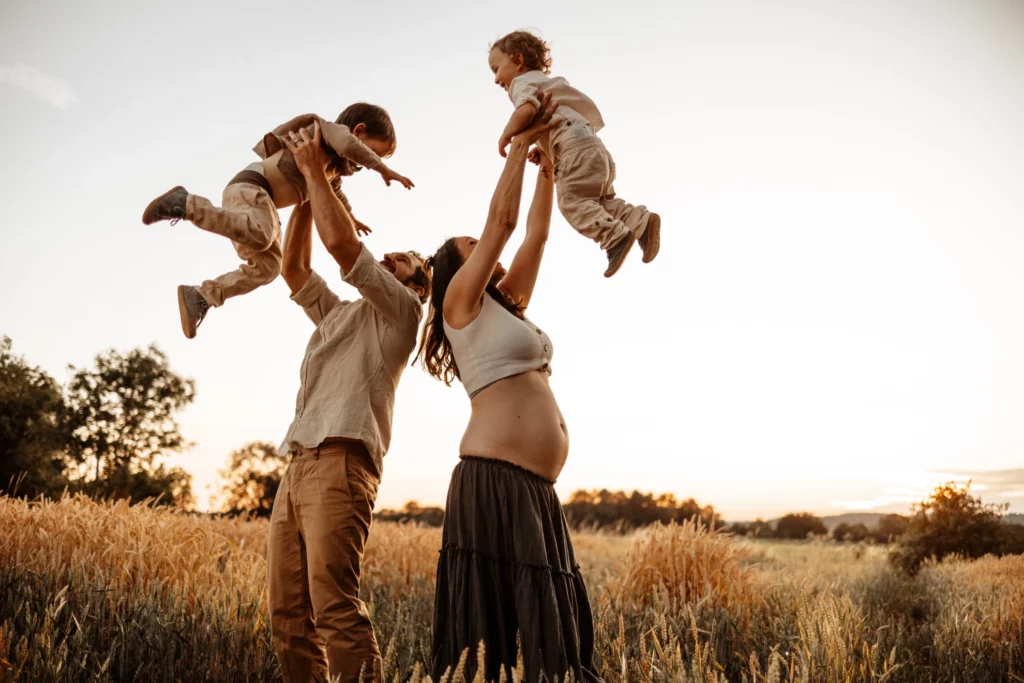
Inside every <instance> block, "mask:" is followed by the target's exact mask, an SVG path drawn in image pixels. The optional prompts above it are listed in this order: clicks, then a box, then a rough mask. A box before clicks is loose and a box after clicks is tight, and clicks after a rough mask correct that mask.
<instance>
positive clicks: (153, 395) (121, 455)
mask: <svg viewBox="0 0 1024 683" xmlns="http://www.w3.org/2000/svg"><path fill="white" fill-rule="evenodd" d="M69 369H70V370H71V371H72V372H73V373H74V375H73V376H72V378H71V381H70V383H69V384H68V388H67V404H68V409H69V413H70V426H71V429H72V438H71V442H70V448H69V451H70V455H71V456H72V457H73V458H74V461H75V462H76V463H78V465H79V467H80V472H79V474H80V480H79V484H80V488H82V489H83V490H85V491H87V492H89V493H91V494H93V495H99V496H104V497H113V498H129V499H131V500H132V502H136V501H138V500H142V499H143V498H145V497H149V495H145V496H143V498H140V497H138V496H140V495H142V494H143V493H147V494H148V493H152V492H153V491H158V494H163V495H165V496H166V497H167V498H168V500H169V501H175V502H180V501H183V500H184V499H186V498H188V497H190V496H191V491H190V489H191V482H190V481H189V482H188V484H189V486H188V487H187V488H188V489H189V493H188V496H185V497H184V498H183V497H182V496H181V494H182V493H183V492H184V489H185V488H186V487H184V484H185V483H186V480H187V479H188V477H189V475H188V474H187V473H186V472H184V471H183V470H166V469H163V468H161V467H158V466H157V464H158V463H157V462H156V461H157V459H158V458H159V457H161V456H164V455H166V454H168V453H175V452H180V451H182V450H183V449H184V448H186V447H187V446H188V445H189V444H188V443H187V442H186V441H185V439H184V438H183V437H182V435H181V432H180V431H179V428H178V423H177V421H176V420H175V417H174V416H175V413H177V412H178V411H179V410H181V409H182V408H184V407H185V406H186V405H188V404H189V403H191V402H192V401H193V399H194V398H195V383H194V382H193V380H191V379H184V378H182V377H180V376H179V375H177V374H176V373H174V372H173V371H172V370H171V369H170V366H169V365H168V362H167V356H166V355H164V353H163V352H162V351H160V349H158V348H157V347H156V346H155V345H150V346H149V348H148V349H145V350H144V349H133V350H132V351H129V352H128V353H127V354H122V353H120V352H118V351H115V350H114V349H111V350H110V351H107V352H106V353H101V354H99V355H97V356H96V359H95V368H94V369H76V368H75V367H73V366H69ZM136 480H137V481H136Z"/></svg>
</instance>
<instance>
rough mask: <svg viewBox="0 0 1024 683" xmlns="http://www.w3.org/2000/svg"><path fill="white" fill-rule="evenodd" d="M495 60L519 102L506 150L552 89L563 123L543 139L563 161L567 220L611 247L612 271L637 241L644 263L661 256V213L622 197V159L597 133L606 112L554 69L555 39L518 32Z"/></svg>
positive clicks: (501, 145) (494, 67)
mask: <svg viewBox="0 0 1024 683" xmlns="http://www.w3.org/2000/svg"><path fill="white" fill-rule="evenodd" d="M487 61H488V63H489V65H490V67H491V71H492V72H493V73H494V82H495V83H497V84H498V85H500V86H501V87H502V88H504V89H505V91H506V92H508V96H509V99H511V100H512V104H513V106H514V107H515V113H513V114H512V118H510V119H509V121H508V124H506V126H505V129H504V130H503V131H502V133H501V139H500V141H499V142H498V149H499V151H500V152H501V155H502V156H505V148H506V147H507V146H508V145H509V143H510V142H511V141H512V136H514V135H515V134H516V133H518V132H519V131H521V130H523V129H524V128H526V127H527V126H529V125H530V123H531V122H532V121H533V118H534V116H535V115H536V113H537V105H538V102H539V100H538V95H539V94H540V93H551V96H552V98H553V99H554V101H555V102H557V103H558V105H559V106H558V109H557V112H556V115H557V116H559V117H560V118H561V119H562V122H561V124H560V125H559V126H558V127H557V128H555V129H554V130H552V131H551V133H549V134H548V135H547V136H545V137H544V138H541V140H540V142H539V143H538V144H539V145H540V147H541V148H542V149H543V150H544V152H546V153H547V155H548V156H549V157H550V158H551V160H552V161H553V162H554V164H555V187H556V190H557V194H558V208H559V209H560V210H561V212H562V215H563V216H564V217H565V220H566V221H568V223H569V225H571V226H572V227H573V228H575V229H576V231H577V232H579V233H580V234H581V235H583V236H584V237H589V238H590V239H592V240H594V241H595V242H597V243H598V244H599V245H601V248H602V249H604V250H605V252H606V253H607V255H608V268H607V269H606V270H605V273H604V275H605V277H611V276H612V275H614V274H615V273H617V272H618V270H619V268H620V267H621V266H622V264H623V262H624V261H625V259H626V255H627V254H628V253H629V250H630V249H631V248H632V246H633V242H634V241H637V240H639V242H640V247H641V249H643V262H644V263H650V262H651V261H653V260H654V258H655V256H657V255H658V249H659V248H660V246H661V217H660V216H658V214H656V213H652V212H650V211H648V210H647V208H646V207H644V206H634V205H632V204H629V203H628V202H625V201H623V200H622V199H619V198H618V197H616V196H615V188H614V185H613V184H614V181H615V162H614V161H613V160H612V157H611V155H610V154H608V150H607V149H605V147H604V144H603V143H602V142H601V139H600V138H599V137H597V131H599V130H601V128H603V127H604V121H603V120H602V119H601V112H599V111H598V110H597V105H595V104H594V102H593V100H591V99H590V98H589V97H587V96H586V95H585V94H584V93H582V92H580V91H579V90H577V89H575V88H573V87H572V86H570V85H569V83H568V81H566V80H565V79H564V78H561V77H558V78H551V77H550V76H549V75H548V74H549V73H550V71H551V57H550V51H549V50H548V46H547V43H545V42H544V41H543V40H541V39H540V38H538V37H537V36H535V35H533V34H532V33H528V32H526V31H515V32H514V33H510V34H508V35H507V36H505V37H504V38H502V39H501V40H499V41H498V42H496V43H495V44H494V45H493V46H492V47H491V51H490V54H489V56H488V60H487Z"/></svg>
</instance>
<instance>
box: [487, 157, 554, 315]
mask: <svg viewBox="0 0 1024 683" xmlns="http://www.w3.org/2000/svg"><path fill="white" fill-rule="evenodd" d="M530 161H533V162H534V163H536V164H537V165H538V166H539V167H540V170H539V171H538V173H537V188H536V189H535V190H534V192H533V202H532V203H531V204H530V213H529V214H528V215H527V217H526V238H525V239H524V240H523V243H522V244H521V245H520V246H519V250H518V251H516V257H515V258H514V259H513V260H512V265H511V266H509V269H508V273H506V275H505V277H504V278H502V280H501V283H499V285H498V287H500V288H501V290H502V291H504V292H505V294H506V295H507V296H509V297H510V298H511V299H512V300H513V301H515V302H516V303H517V304H518V305H519V306H521V307H523V308H526V307H527V306H528V305H529V304H530V299H531V298H532V297H533V289H534V287H535V286H536V284H537V275H538V274H539V273H540V262H541V259H542V258H543V257H544V245H545V244H547V241H548V233H549V232H550V229H551V208H552V206H553V204H554V195H555V177H554V175H555V174H554V169H553V168H552V164H551V160H550V159H549V158H548V156H547V155H546V154H544V153H543V152H541V151H540V150H539V149H537V148H536V147H534V148H533V150H531V151H530Z"/></svg>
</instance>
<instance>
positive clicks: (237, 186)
mask: <svg viewBox="0 0 1024 683" xmlns="http://www.w3.org/2000/svg"><path fill="white" fill-rule="evenodd" d="M221 207H222V208H217V207H216V206H214V205H213V203H212V202H210V200H209V199H206V198H205V197H200V196H199V195H194V194H190V195H189V196H188V200H187V201H186V202H185V217H186V219H187V220H189V221H191V222H192V223H193V224H195V225H196V226H198V227H200V228H202V229H203V230H206V231H208V232H212V233H214V234H215V235H222V236H223V237H227V238H228V239H229V240H231V241H232V242H235V243H237V244H241V245H245V246H246V247H248V248H249V249H252V250H253V251H263V250H264V249H267V248H268V247H270V245H271V244H272V243H273V242H274V241H275V240H276V239H277V238H278V237H280V235H281V219H280V217H279V216H278V215H277V207H275V206H274V202H273V200H271V199H270V195H269V194H267V192H266V190H264V189H263V188H261V187H257V186H256V185H250V184H248V183H234V184H232V185H228V186H227V187H225V188H224V195H223V197H222V198H221Z"/></svg>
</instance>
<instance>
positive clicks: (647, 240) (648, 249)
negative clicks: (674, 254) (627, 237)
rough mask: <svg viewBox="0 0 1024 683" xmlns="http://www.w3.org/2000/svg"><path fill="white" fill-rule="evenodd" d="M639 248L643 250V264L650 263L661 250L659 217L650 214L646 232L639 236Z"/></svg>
mask: <svg viewBox="0 0 1024 683" xmlns="http://www.w3.org/2000/svg"><path fill="white" fill-rule="evenodd" d="M639 242H640V248H641V249H643V250H644V263H650V262H651V261H653V260H654V257H656V256H657V255H658V250H659V249H661V216H659V215H658V214H656V213H652V214H651V217H650V218H648V219H647V230H645V231H644V234H643V235H641V236H640V239H639Z"/></svg>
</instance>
